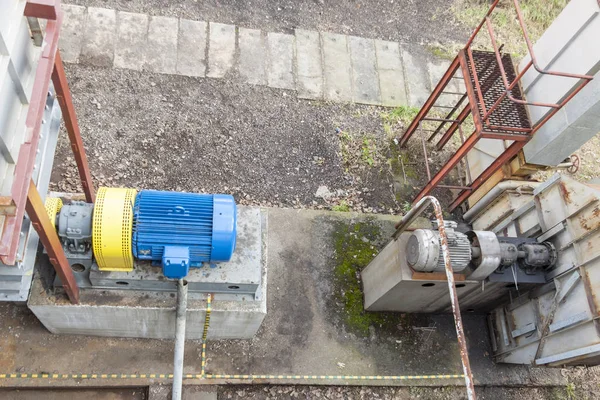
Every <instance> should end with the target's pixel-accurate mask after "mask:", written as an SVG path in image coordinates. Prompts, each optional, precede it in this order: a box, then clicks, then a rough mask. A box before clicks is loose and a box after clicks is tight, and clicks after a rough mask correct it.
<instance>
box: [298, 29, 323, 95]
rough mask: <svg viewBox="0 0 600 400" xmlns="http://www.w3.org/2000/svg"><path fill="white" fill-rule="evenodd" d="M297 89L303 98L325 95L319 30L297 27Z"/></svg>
mask: <svg viewBox="0 0 600 400" xmlns="http://www.w3.org/2000/svg"><path fill="white" fill-rule="evenodd" d="M295 33H296V73H297V78H296V90H297V91H298V97H299V98H301V99H320V98H322V97H323V64H322V62H323V61H322V57H321V39H320V37H319V32H317V31H306V30H303V29H296V31H295Z"/></svg>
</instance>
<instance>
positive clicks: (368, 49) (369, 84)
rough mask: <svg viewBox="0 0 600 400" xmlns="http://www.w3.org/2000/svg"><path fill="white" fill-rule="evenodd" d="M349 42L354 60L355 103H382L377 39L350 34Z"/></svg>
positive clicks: (353, 93)
mask: <svg viewBox="0 0 600 400" xmlns="http://www.w3.org/2000/svg"><path fill="white" fill-rule="evenodd" d="M348 43H349V47H350V60H351V62H352V79H353V82H352V100H353V101H354V102H355V103H364V104H380V103H381V94H380V91H379V77H378V76H377V59H376V55H375V41H374V40H373V39H365V38H360V37H356V36H349V37H348Z"/></svg>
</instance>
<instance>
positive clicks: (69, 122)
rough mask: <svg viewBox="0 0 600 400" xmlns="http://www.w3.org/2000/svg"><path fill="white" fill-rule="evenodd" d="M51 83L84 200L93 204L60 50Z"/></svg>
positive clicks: (88, 168)
mask: <svg viewBox="0 0 600 400" xmlns="http://www.w3.org/2000/svg"><path fill="white" fill-rule="evenodd" d="M52 83H53V84H54V89H55V90H56V97H57V98H58V103H59V104H60V109H61V111H62V115H63V120H64V121H65V127H66V128H67V133H68V134H69V141H70V142H71V149H72V150H73V156H74V157H75V162H76V163H77V170H78V171H79V178H80V179H81V186H83V192H84V193H85V199H86V201H87V202H88V203H93V202H94V201H95V199H96V194H95V192H94V183H93V182H92V175H91V173H90V166H89V164H88V160H87V156H86V154H85V148H84V147H83V140H82V139H81V131H80V130H79V124H78V122H77V115H76V114H75V106H73V99H72V98H71V91H70V90H69V83H68V82H67V76H66V74H65V69H64V66H63V62H62V59H61V57H60V50H56V57H55V59H54V70H53V71H52Z"/></svg>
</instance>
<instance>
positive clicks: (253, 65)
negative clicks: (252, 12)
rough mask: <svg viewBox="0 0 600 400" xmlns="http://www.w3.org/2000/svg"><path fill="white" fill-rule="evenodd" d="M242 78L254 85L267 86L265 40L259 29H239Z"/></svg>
mask: <svg viewBox="0 0 600 400" xmlns="http://www.w3.org/2000/svg"><path fill="white" fill-rule="evenodd" d="M238 40H239V46H240V63H239V66H238V68H239V72H240V76H241V77H242V78H243V79H244V80H245V81H246V82H247V83H250V84H252V85H266V84H267V70H266V61H267V60H266V58H267V50H266V46H265V40H264V38H263V36H262V33H261V31H260V30H259V29H246V28H240V29H239V39H238Z"/></svg>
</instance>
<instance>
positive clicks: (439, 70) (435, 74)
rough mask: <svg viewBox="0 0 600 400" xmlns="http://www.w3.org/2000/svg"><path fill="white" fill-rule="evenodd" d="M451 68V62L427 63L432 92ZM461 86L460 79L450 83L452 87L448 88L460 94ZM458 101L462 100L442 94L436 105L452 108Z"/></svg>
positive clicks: (458, 97) (451, 95)
mask: <svg viewBox="0 0 600 400" xmlns="http://www.w3.org/2000/svg"><path fill="white" fill-rule="evenodd" d="M449 67H450V62H449V61H438V62H428V63H427V70H428V72H429V85H430V87H431V90H432V91H433V89H435V87H436V85H437V84H438V83H439V81H440V80H441V79H442V77H443V76H444V74H445V73H446V71H448V68H449ZM459 85H460V81H459V80H458V79H453V80H452V82H451V83H450V85H449V86H448V88H449V89H448V90H449V91H453V92H459V91H460V86H459ZM463 87H464V83H463ZM458 99H460V96H456V95H453V94H443V93H442V94H441V95H440V97H438V100H437V102H436V104H439V105H441V106H447V107H450V106H454V105H456V102H457V101H458ZM457 115H458V114H457Z"/></svg>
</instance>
